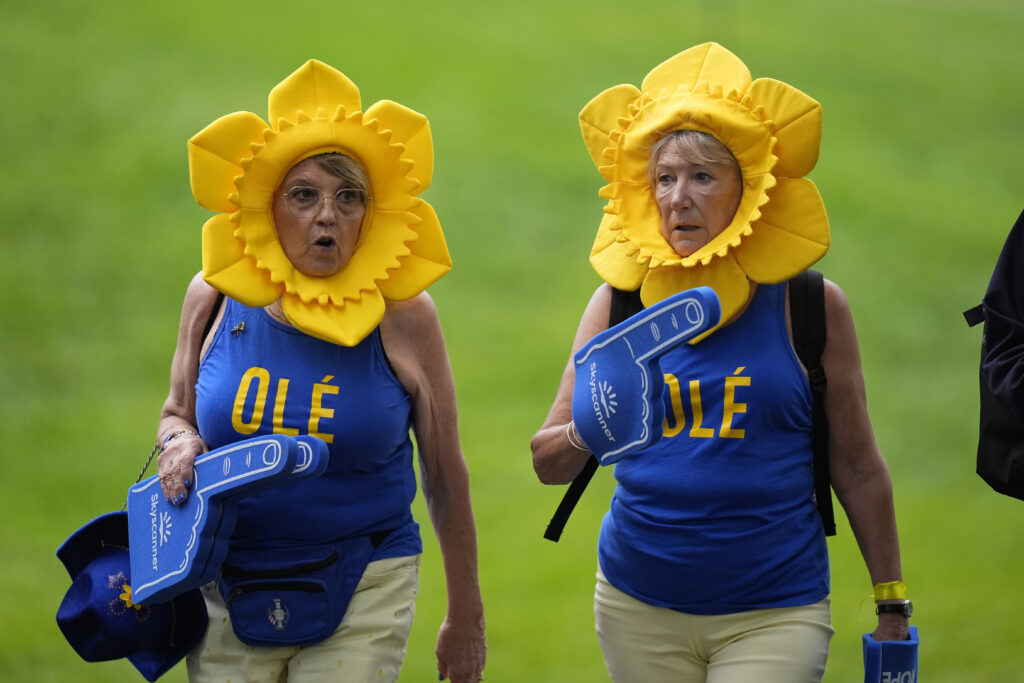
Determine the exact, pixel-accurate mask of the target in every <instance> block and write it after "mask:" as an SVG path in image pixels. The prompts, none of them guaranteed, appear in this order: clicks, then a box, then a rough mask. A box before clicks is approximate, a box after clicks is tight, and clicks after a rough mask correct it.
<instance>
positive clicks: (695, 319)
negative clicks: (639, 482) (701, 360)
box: [572, 287, 721, 465]
mask: <svg viewBox="0 0 1024 683" xmlns="http://www.w3.org/2000/svg"><path fill="white" fill-rule="evenodd" d="M720 317H721V306H720V305H719V302H718V296H717V295H716V294H715V292H714V291H713V290H712V289H711V288H710V287H696V288H694V289H688V290H686V291H684V292H680V293H678V294H675V295H673V296H670V297H668V298H667V299H664V300H663V301H659V302H658V303H656V304H655V305H653V306H651V307H650V308H646V309H644V310H643V311H641V312H640V313H637V314H636V315H634V316H632V317H630V318H627V319H626V320H624V321H623V322H621V323H619V324H618V325H616V326H614V327H612V328H609V329H607V330H605V331H604V332H601V333H600V334H598V335H597V336H595V337H594V338H593V339H591V340H590V341H589V342H587V343H586V344H585V345H584V346H583V348H581V349H580V350H579V351H577V352H576V355H575V356H574V357H573V363H574V365H575V369H576V383H575V385H574V386H573V395H572V419H573V421H574V422H575V424H576V430H577V432H579V435H580V436H581V437H582V438H583V441H584V443H586V445H587V447H588V448H589V449H590V450H591V452H593V453H594V455H596V456H597V459H598V461H599V462H600V463H601V464H602V465H610V464H612V463H614V462H616V461H618V460H621V459H622V458H624V457H625V456H627V455H629V454H630V453H634V452H636V451H638V450H640V449H642V448H646V447H647V446H649V445H651V444H652V443H654V442H655V441H656V440H657V439H658V438H659V437H660V435H661V421H662V420H663V419H664V418H665V407H664V404H663V403H662V399H661V395H662V392H663V391H664V388H665V379H664V377H663V376H662V373H661V367H660V364H659V362H658V361H659V359H660V358H661V356H663V355H664V354H665V353H667V352H668V351H669V350H671V349H673V348H675V347H676V346H678V345H680V344H683V343H685V342H687V341H689V340H690V339H693V338H694V337H696V336H698V335H700V334H702V333H704V332H706V331H707V330H710V329H711V328H713V327H714V326H715V325H717V324H718V321H719V319H720Z"/></svg>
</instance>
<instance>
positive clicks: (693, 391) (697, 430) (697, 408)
mask: <svg viewBox="0 0 1024 683" xmlns="http://www.w3.org/2000/svg"><path fill="white" fill-rule="evenodd" d="M690 407H691V408H693V425H692V426H691V427H690V436H692V437H696V438H700V439H710V438H712V437H713V436H714V435H715V430H714V429H709V428H707V427H702V426H701V422H703V420H704V407H703V406H702V405H701V403H700V380H699V379H691V380H690Z"/></svg>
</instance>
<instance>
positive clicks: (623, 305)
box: [544, 288, 644, 543]
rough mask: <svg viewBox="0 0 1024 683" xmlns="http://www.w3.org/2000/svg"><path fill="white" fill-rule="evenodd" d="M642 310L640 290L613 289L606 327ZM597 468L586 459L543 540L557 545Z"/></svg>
mask: <svg viewBox="0 0 1024 683" xmlns="http://www.w3.org/2000/svg"><path fill="white" fill-rule="evenodd" d="M642 310H644V304H643V302H642V301H641V300H640V290H637V291H635V292H625V291H623V290H621V289H614V288H613V289H612V303H611V307H610V308H609V310H608V327H614V326H615V325H618V324H619V323H621V322H622V321H623V320H625V319H626V318H628V317H630V316H631V315H634V314H636V313H639V312H640V311H642ZM597 466H598V463H597V458H595V457H590V458H588V459H587V462H586V463H585V464H584V465H583V469H582V470H580V473H579V474H577V475H576V478H575V479H573V480H572V483H571V484H569V488H568V489H566V491H565V495H563V496H562V502H560V503H559V504H558V509H557V510H555V514H554V516H553V517H552V518H551V521H550V522H548V528H547V529H546V530H545V531H544V538H546V539H548V540H549V541H554V542H555V543H558V539H559V538H561V537H562V530H563V529H564V528H565V523H566V522H568V521H569V515H571V514H572V511H573V509H575V507H576V503H578V502H579V500H580V496H582V495H583V492H584V491H585V490H586V489H587V484H589V483H590V479H591V477H593V476H594V472H596V471H597Z"/></svg>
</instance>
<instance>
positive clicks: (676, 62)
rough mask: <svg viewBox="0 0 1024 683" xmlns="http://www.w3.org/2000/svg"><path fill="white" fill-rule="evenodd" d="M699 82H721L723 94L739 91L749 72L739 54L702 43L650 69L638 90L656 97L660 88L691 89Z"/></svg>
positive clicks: (745, 85)
mask: <svg viewBox="0 0 1024 683" xmlns="http://www.w3.org/2000/svg"><path fill="white" fill-rule="evenodd" d="M702 83H708V84H713V85H721V86H722V89H723V90H724V92H726V93H728V92H729V91H730V90H735V91H737V92H740V93H742V92H744V91H746V89H747V87H748V86H749V85H750V71H749V70H748V69H747V67H746V65H745V64H744V63H743V62H742V61H740V58H739V57H737V56H736V55H734V54H733V53H732V52H729V50H727V49H725V48H724V47H722V46H721V45H719V44H718V43H704V44H703V45H696V46H694V47H691V48H690V49H688V50H684V51H682V52H680V53H679V54H677V55H675V56H674V57H669V58H668V59H666V60H665V61H664V62H662V63H661V64H659V65H658V66H656V67H654V68H653V69H651V71H650V72H649V73H648V74H647V76H646V77H645V78H644V82H643V84H642V85H641V86H640V89H641V90H643V91H644V92H645V93H646V92H650V93H651V94H652V95H655V96H657V94H658V93H659V92H661V91H662V90H668V91H669V92H674V91H675V90H676V89H678V88H679V87H680V86H685V87H686V88H687V89H688V90H694V89H696V87H697V86H698V85H700V84H702Z"/></svg>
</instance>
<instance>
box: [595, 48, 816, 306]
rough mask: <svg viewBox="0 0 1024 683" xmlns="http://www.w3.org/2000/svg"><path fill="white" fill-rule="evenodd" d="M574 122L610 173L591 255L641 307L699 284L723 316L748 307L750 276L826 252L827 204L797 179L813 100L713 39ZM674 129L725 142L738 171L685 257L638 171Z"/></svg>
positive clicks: (807, 149)
mask: <svg viewBox="0 0 1024 683" xmlns="http://www.w3.org/2000/svg"><path fill="white" fill-rule="evenodd" d="M580 126H581V128H582V130H583V139H584V141H585V142H586V145H587V149H588V150H589V152H590V156H591V158H592V159H593V160H594V163H595V164H596V165H597V168H598V171H599V172H600V173H601V175H602V176H603V177H604V179H605V180H607V181H608V184H607V185H605V186H604V187H603V188H602V189H601V191H600V193H599V196H600V197H602V198H604V199H607V200H608V203H607V205H606V206H605V208H604V213H605V216H604V219H603V220H602V221H601V225H600V227H599V229H598V232H597V238H596V240H595V241H594V246H593V249H592V250H591V255H590V262H591V264H592V265H593V266H594V269H595V270H596V271H597V273H598V275H600V276H601V278H602V279H604V280H605V281H606V282H608V283H609V284H611V285H612V286H613V287H616V288H618V289H624V290H629V291H632V290H636V289H637V288H639V289H640V296H641V299H642V300H643V302H644V304H645V305H647V306H650V305H651V304H653V303H656V302H658V301H661V300H662V299H664V298H665V297H667V296H670V295H672V294H675V293H676V292H680V291H683V290H685V289H689V288H691V287H696V286H698V285H708V286H710V287H712V288H713V289H714V290H715V292H716V293H717V294H718V296H719V298H720V300H721V302H722V320H723V321H725V320H728V319H729V318H731V317H732V316H733V314H735V313H736V312H737V311H739V310H740V309H741V308H742V307H743V306H744V305H745V304H746V302H747V300H748V298H749V296H750V281H751V280H752V281H754V282H760V283H775V282H782V281H784V280H787V279H789V278H791V277H793V276H794V275H796V274H798V273H800V272H801V271H803V270H805V269H807V268H808V267H809V266H811V265H812V264H813V263H814V262H815V261H817V260H818V259H820V258H821V257H822V256H823V255H824V254H825V252H826V251H827V250H828V245H829V227H828V217H827V216H826V214H825V206H824V204H823V202H822V200H821V196H820V195H819V194H818V190H817V188H816V187H815V185H814V183H813V182H811V181H810V180H808V179H806V178H804V177H803V176H804V175H806V174H807V173H808V172H810V170H811V169H812V168H814V165H815V163H817V160H818V150H819V148H820V146H821V105H819V104H818V103H817V102H816V101H814V100H813V99H811V98H810V97H808V96H807V95H805V94H804V93H802V92H800V91H799V90H797V89H795V88H793V87H791V86H789V85H786V84H785V83H781V82H779V81H776V80H773V79H770V78H760V79H758V80H756V81H753V82H751V78H750V72H749V71H748V70H747V67H746V66H745V65H744V64H743V62H741V61H740V59H739V58H738V57H736V55H734V54H732V53H731V52H729V51H728V50H726V49H725V48H724V47H722V46H721V45H718V44H716V43H707V44H704V45H698V46H696V47H693V48H690V49H688V50H686V51H684V52H681V53H679V54H677V55H676V56H674V57H672V58H670V59H668V60H667V61H665V62H663V63H662V64H660V65H658V66H657V67H655V68H654V69H653V70H652V71H651V72H650V73H649V74H647V76H646V78H644V80H643V84H642V85H641V86H640V89H637V88H636V87H635V86H632V85H618V86H615V87H613V88H610V89H608V90H605V91H604V92H602V93H601V94H600V95H598V96H597V97H595V98H594V99H593V100H591V101H590V102H589V103H588V104H587V106H586V107H584V109H583V111H582V112H580ZM684 129H692V130H698V131H702V132H704V133H708V134H710V135H713V136H714V137H715V138H717V139H718V140H719V141H721V142H722V143H723V144H725V146H726V147H728V148H729V150H730V151H731V152H732V154H733V156H734V157H735V158H736V161H738V162H739V166H740V173H741V174H742V177H743V189H742V196H741V198H740V204H739V208H738V209H737V210H736V214H735V216H734V217H733V221H732V223H731V224H730V225H729V226H727V227H726V228H725V229H724V230H723V231H722V232H721V233H720V234H719V235H718V236H716V237H715V238H714V239H712V240H711V241H710V242H709V243H708V244H706V245H705V246H704V247H702V248H701V249H699V250H698V251H696V252H695V253H693V254H692V255H690V256H688V257H685V258H684V257H681V256H679V255H678V254H677V253H676V252H675V250H673V249H672V247H671V246H670V245H669V243H668V242H667V241H666V240H665V238H664V237H663V236H662V233H661V223H660V215H659V212H658V207H657V204H656V203H655V199H654V193H653V189H652V187H651V183H650V180H649V179H648V178H649V176H648V164H649V160H650V155H651V150H652V148H653V147H654V145H655V143H657V141H658V140H659V139H660V138H661V137H663V136H664V135H666V134H668V133H671V132H673V131H677V130H684Z"/></svg>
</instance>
